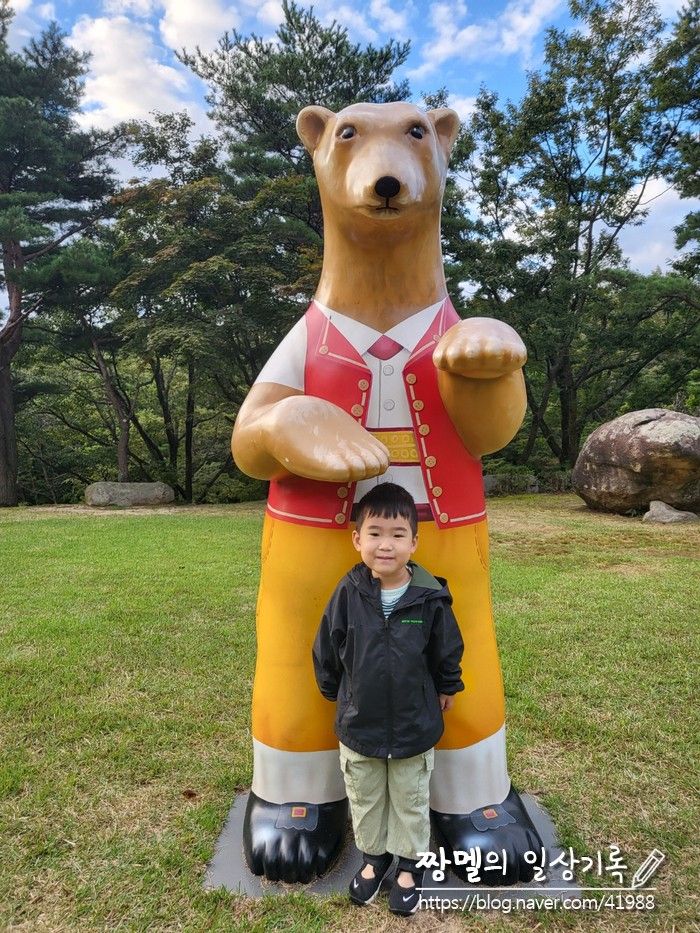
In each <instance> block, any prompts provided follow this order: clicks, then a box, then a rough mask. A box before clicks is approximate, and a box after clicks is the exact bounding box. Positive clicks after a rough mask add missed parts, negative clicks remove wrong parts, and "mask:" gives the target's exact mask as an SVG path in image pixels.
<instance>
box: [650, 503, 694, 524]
mask: <svg viewBox="0 0 700 933" xmlns="http://www.w3.org/2000/svg"><path fill="white" fill-rule="evenodd" d="M642 521H643V522H655V523H658V524H660V525H676V524H678V523H679V522H700V518H698V516H697V515H696V514H695V512H680V511H679V510H678V509H674V508H673V507H672V506H670V505H666V503H665V502H659V501H658V499H654V500H653V501H652V502H650V503H649V511H648V512H645V514H644V516H643V517H642Z"/></svg>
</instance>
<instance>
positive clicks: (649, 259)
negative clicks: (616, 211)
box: [620, 178, 698, 272]
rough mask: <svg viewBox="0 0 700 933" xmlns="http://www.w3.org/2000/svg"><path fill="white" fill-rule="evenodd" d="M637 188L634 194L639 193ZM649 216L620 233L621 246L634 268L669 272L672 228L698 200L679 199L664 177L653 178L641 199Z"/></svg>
mask: <svg viewBox="0 0 700 933" xmlns="http://www.w3.org/2000/svg"><path fill="white" fill-rule="evenodd" d="M638 192H639V188H637V189H636V191H633V194H638ZM642 202H643V203H644V204H647V205H648V210H649V214H648V215H647V219H646V220H645V222H644V223H643V224H642V225H641V226H639V227H627V228H626V229H625V230H623V231H622V232H621V233H620V246H621V247H622V251H623V253H624V254H625V256H626V257H627V258H628V259H629V261H630V264H631V266H632V268H633V269H636V270H637V271H639V272H651V271H652V270H653V269H655V268H656V267H657V266H659V267H660V268H661V269H662V270H664V271H665V270H668V267H669V262H671V261H672V260H673V259H675V257H676V256H677V255H678V250H677V249H676V246H675V236H674V233H673V228H674V227H676V226H678V224H679V223H680V222H681V221H682V220H683V218H684V217H685V215H686V214H687V213H689V212H690V211H692V210H697V209H698V201H697V200H695V199H691V198H687V199H685V200H684V199H682V198H681V197H680V196H679V194H678V192H677V191H676V189H675V188H669V185H668V182H666V181H664V180H663V178H652V179H651V181H650V182H649V184H648V185H647V186H646V189H645V191H644V196H643V199H642Z"/></svg>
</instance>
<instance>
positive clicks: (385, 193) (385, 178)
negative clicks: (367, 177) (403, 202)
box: [374, 175, 401, 199]
mask: <svg viewBox="0 0 700 933" xmlns="http://www.w3.org/2000/svg"><path fill="white" fill-rule="evenodd" d="M374 190H375V191H376V192H377V194H378V195H379V197H380V198H387V199H388V198H394V197H396V195H397V194H398V193H399V191H400V190H401V182H400V181H399V180H398V178H394V176H393V175H382V177H381V178H380V179H379V180H378V181H377V183H376V184H375V186H374Z"/></svg>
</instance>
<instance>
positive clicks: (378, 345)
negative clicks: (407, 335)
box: [367, 334, 403, 360]
mask: <svg viewBox="0 0 700 933" xmlns="http://www.w3.org/2000/svg"><path fill="white" fill-rule="evenodd" d="M400 350H403V347H402V346H401V344H400V343H397V342H396V341H395V340H392V339H391V337H387V335H386V334H382V336H381V337H380V338H379V340H375V341H374V343H373V344H372V346H371V347H370V348H369V350H368V351H367V352H368V353H369V354H371V356H376V358H377V359H378V360H390V359H391V358H392V356H396V354H397V353H398V352H399V351H400Z"/></svg>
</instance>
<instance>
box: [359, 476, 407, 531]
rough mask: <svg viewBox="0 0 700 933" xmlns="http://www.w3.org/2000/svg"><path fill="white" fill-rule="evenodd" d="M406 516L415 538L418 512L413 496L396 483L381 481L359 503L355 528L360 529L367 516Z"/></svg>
mask: <svg viewBox="0 0 700 933" xmlns="http://www.w3.org/2000/svg"><path fill="white" fill-rule="evenodd" d="M372 515H376V516H378V517H379V518H405V519H406V521H407V522H408V524H409V525H410V527H411V534H412V535H413V537H414V538H415V537H416V535H417V534H418V513H417V511H416V503H415V502H414V501H413V496H412V495H411V494H410V492H406V490H405V489H404V488H403V487H402V486H397V485H396V483H379V485H377V486H375V487H374V489H370V491H369V492H368V493H366V494H365V495H364V496H363V497H362V498H361V499H360V501H359V502H358V503H357V513H356V516H355V530H356V531H359V530H360V528H361V527H362V523H363V522H364V520H365V519H366V518H369V517H370V516H372Z"/></svg>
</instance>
